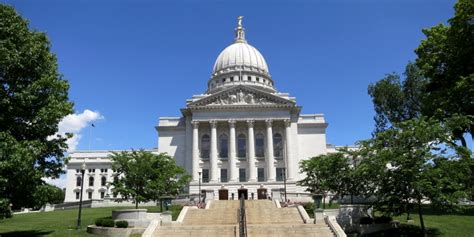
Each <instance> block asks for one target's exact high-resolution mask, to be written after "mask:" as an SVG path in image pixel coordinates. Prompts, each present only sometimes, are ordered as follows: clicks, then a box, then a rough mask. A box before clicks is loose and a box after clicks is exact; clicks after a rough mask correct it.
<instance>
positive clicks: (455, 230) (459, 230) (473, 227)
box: [394, 214, 474, 237]
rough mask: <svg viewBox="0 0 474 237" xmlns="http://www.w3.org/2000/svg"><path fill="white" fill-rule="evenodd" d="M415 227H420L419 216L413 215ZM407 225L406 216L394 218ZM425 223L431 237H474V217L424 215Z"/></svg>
mask: <svg viewBox="0 0 474 237" xmlns="http://www.w3.org/2000/svg"><path fill="white" fill-rule="evenodd" d="M411 218H412V219H413V220H414V222H415V223H414V225H415V226H418V227H419V226H420V218H419V216H418V215H417V214H411ZM394 219H395V220H399V221H400V223H406V215H402V216H398V217H395V218H394ZM423 221H424V223H425V226H426V227H427V229H429V230H430V231H429V233H430V232H431V234H430V235H431V236H456V237H474V216H467V215H456V214H451V215H450V214H423Z"/></svg>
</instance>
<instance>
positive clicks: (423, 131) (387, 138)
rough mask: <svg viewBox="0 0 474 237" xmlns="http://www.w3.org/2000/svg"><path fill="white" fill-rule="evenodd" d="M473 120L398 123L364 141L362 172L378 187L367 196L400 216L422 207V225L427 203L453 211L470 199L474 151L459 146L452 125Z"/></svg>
mask: <svg viewBox="0 0 474 237" xmlns="http://www.w3.org/2000/svg"><path fill="white" fill-rule="evenodd" d="M470 119H472V118H469V119H460V118H456V119H452V121H449V122H446V123H439V121H437V120H435V119H428V118H426V117H420V118H419V119H411V120H407V121H404V122H400V123H395V124H393V125H392V127H391V128H389V129H387V130H385V131H383V132H379V133H377V134H376V135H375V137H373V138H372V139H369V140H366V141H363V142H361V149H360V150H359V153H360V155H361V156H363V157H365V159H363V160H362V161H361V163H360V165H359V167H358V169H360V172H361V173H362V174H364V176H365V177H366V178H367V183H368V186H369V187H372V188H371V189H366V190H370V192H366V193H365V195H366V196H371V197H375V198H376V201H375V203H374V204H375V206H376V208H377V210H379V211H382V212H384V213H385V214H389V215H400V214H402V213H406V212H409V211H410V210H412V209H413V206H414V205H417V206H418V208H419V211H420V213H419V214H420V220H421V222H422V221H423V220H422V213H421V203H422V202H423V201H424V200H429V201H430V202H431V203H432V204H433V205H437V206H444V207H448V206H449V207H451V206H452V205H453V204H456V203H458V201H459V200H460V199H461V198H466V197H468V196H469V195H470V194H469V190H472V182H473V181H472V180H473V179H472V178H473V177H474V175H473V173H472V172H473V170H472V164H473V159H472V157H471V156H472V155H471V151H469V150H468V149H466V148H464V147H460V146H457V145H456V143H455V141H454V140H453V137H452V136H451V131H452V127H451V125H452V124H453V123H458V122H462V121H470ZM460 125H461V126H463V125H465V124H460ZM458 172H462V175H460V174H459V173H458ZM422 225H423V224H422ZM422 227H423V226H422Z"/></svg>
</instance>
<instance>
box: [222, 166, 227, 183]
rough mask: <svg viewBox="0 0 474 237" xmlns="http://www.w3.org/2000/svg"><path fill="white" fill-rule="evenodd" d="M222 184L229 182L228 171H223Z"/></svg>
mask: <svg viewBox="0 0 474 237" xmlns="http://www.w3.org/2000/svg"><path fill="white" fill-rule="evenodd" d="M221 182H223V183H225V182H227V169H221Z"/></svg>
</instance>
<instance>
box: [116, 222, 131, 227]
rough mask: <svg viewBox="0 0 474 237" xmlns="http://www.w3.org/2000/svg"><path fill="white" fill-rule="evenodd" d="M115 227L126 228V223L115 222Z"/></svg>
mask: <svg viewBox="0 0 474 237" xmlns="http://www.w3.org/2000/svg"><path fill="white" fill-rule="evenodd" d="M115 226H117V228H127V227H128V221H117V222H115Z"/></svg>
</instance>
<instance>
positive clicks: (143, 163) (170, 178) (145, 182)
mask: <svg viewBox="0 0 474 237" xmlns="http://www.w3.org/2000/svg"><path fill="white" fill-rule="evenodd" d="M110 158H111V159H112V161H113V169H114V170H116V173H115V177H116V178H114V181H113V183H112V185H113V189H112V192H113V193H114V195H118V194H120V196H121V198H122V199H124V200H127V199H128V200H129V199H132V200H134V202H135V206H136V207H138V203H140V202H147V201H151V200H154V201H158V200H159V198H160V197H161V196H170V195H177V194H178V193H179V192H180V190H182V188H184V187H185V186H186V185H187V184H188V183H189V181H190V180H191V176H190V175H188V174H187V173H186V171H185V170H184V169H183V168H182V167H180V166H178V165H176V162H175V160H174V159H173V158H172V157H170V156H168V155H166V154H164V153H161V154H159V155H156V154H153V153H151V152H148V151H144V150H139V151H135V150H133V151H131V152H126V151H124V152H118V153H113V154H112V155H111V157H110Z"/></svg>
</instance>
